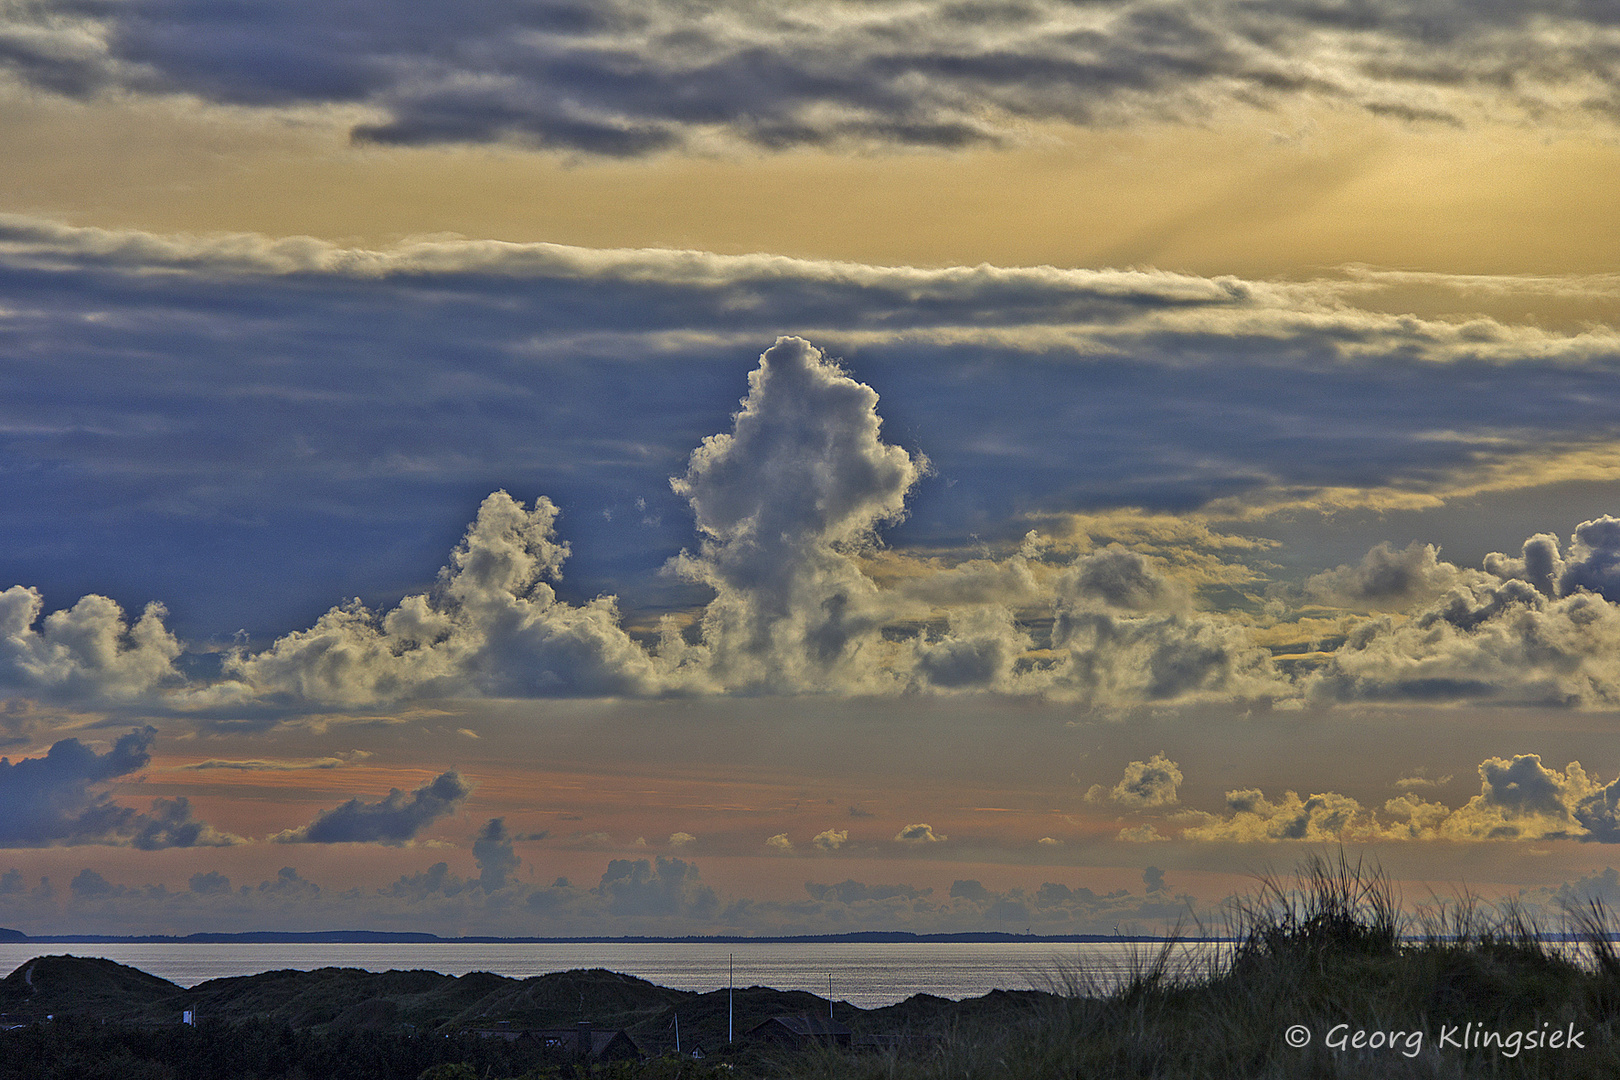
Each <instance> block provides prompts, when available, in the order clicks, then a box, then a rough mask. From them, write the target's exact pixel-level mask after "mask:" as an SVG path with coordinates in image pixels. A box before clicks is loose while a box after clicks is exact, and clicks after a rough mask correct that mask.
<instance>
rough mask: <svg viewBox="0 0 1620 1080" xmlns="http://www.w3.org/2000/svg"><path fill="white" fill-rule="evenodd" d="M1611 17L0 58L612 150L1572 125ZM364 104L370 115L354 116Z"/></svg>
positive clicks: (467, 41) (1182, 12)
mask: <svg viewBox="0 0 1620 1080" xmlns="http://www.w3.org/2000/svg"><path fill="white" fill-rule="evenodd" d="M1614 37H1615V29H1614V27H1613V25H1612V21H1611V20H1609V19H1608V18H1606V17H1605V15H1604V14H1603V12H1602V11H1601V10H1599V9H1596V8H1577V7H1570V6H1568V5H1555V4H1553V3H1550V2H1546V0H1542V2H1537V3H1527V4H1522V5H1515V6H1513V7H1511V8H1502V9H1487V10H1480V9H1475V8H1472V7H1466V6H1463V5H1444V6H1440V7H1433V6H1429V7H1423V8H1412V7H1410V6H1407V5H1399V4H1382V5H1368V6H1364V7H1362V8H1360V9H1358V10H1357V12H1356V16H1355V18H1353V19H1349V18H1346V17H1344V15H1343V14H1342V13H1341V12H1337V11H1329V12H1324V10H1323V9H1321V8H1320V7H1318V6H1315V5H1311V4H1304V3H1300V2H1298V0H1265V2H1261V3H1248V4H1238V3H1235V2H1231V0H1224V2H1219V3H1201V4H1191V3H1183V2H1172V3H1157V4H1149V3H1146V2H1145V0H1111V2H1106V3H1102V4H1097V5H1092V6H1088V7H1086V8H1083V9H1076V8H1074V7H1072V6H1070V5H1065V4H1062V3H1058V2H1055V0H1032V2H1027V3H1020V4H1017V5H1015V6H1005V7H1001V8H984V7H974V6H964V5H962V4H956V3H950V2H948V0H926V2H923V3H919V4H912V5H905V6H899V7H893V6H885V5H870V4H855V3H846V4H840V5H837V6H836V7H834V8H832V9H821V8H815V7H813V6H810V5H807V4H804V3H795V4H790V5H787V6H786V7H780V8H772V9H770V10H769V11H765V10H762V9H760V8H757V7H755V6H752V5H749V4H746V3H742V2H740V0H727V2H724V3H718V4H714V5H710V6H708V7H705V8H704V9H703V10H702V11H701V12H697V13H694V12H693V11H692V10H691V9H689V8H686V7H683V6H681V5H679V4H677V3H674V2H673V0H658V2H653V3H641V4H635V5H631V4H628V3H624V2H622V0H614V2H607V3H595V4H588V5H587V4H579V3H574V2H571V0H554V2H547V3H543V4H530V5H497V6H491V7H487V8H484V9H481V10H480V12H479V13H478V14H476V15H475V16H467V15H465V14H464V13H463V14H462V17H452V15H451V14H450V13H449V12H447V11H442V10H438V9H431V8H424V9H421V10H419V11H415V12H413V17H412V18H410V19H407V20H400V19H397V18H393V19H391V18H389V12H388V10H387V9H385V8H382V7H381V6H378V5H367V4H359V5H353V6H345V7H342V8H333V7H326V6H321V5H313V4H307V3H299V4H291V5H281V6H275V5H272V6H265V7H262V8H258V9H255V10H254V12H253V18H252V20H251V23H250V24H249V23H243V22H242V21H241V20H240V18H239V17H237V16H236V15H235V13H234V12H233V11H231V10H230V9H226V8H224V7H222V6H219V5H214V4H207V3H193V4H185V5H176V4H166V3H162V2H160V0H139V2H132V3H126V4H120V5H118V6H117V7H113V8H89V7H85V6H83V5H70V4H67V3H62V2H47V3H41V4H37V5H30V6H23V7H16V8H12V9H8V11H7V13H6V15H5V17H4V20H3V21H0V41H4V43H5V46H6V47H5V49H4V50H3V52H0V57H3V64H4V67H5V69H7V70H9V72H10V73H11V75H12V76H13V78H15V79H17V80H20V81H21V82H22V83H23V84H24V85H26V86H30V87H33V88H35V89H37V90H42V91H45V92H48V93H53V94H59V95H65V96H68V97H72V98H80V99H87V98H93V97H96V96H98V95H105V94H109V93H126V94H128V93H134V94H143V95H164V96H169V95H181V96H187V97H194V98H199V99H201V100H203V101H207V102H212V103H216V104H221V105H226V106H231V107H237V108H242V107H246V108H252V109H259V110H267V111H270V112H271V113H272V114H275V115H292V116H303V117H312V116H314V115H318V114H319V110H320V109H321V108H322V107H335V108H336V109H337V110H338V113H339V115H342V116H344V117H346V118H350V119H349V122H350V123H351V124H352V127H351V137H352V138H354V139H358V140H369V141H375V142H383V143H388V144H404V145H418V144H434V143H463V142H471V143H484V142H505V143H513V144H516V145H520V146H539V147H543V148H548V149H558V150H566V151H572V152H575V153H584V154H594V155H604V156H619V157H622V156H635V155H645V154H652V153H657V152H660V151H670V150H676V149H685V150H689V151H694V152H696V151H702V150H710V149H713V148H715V147H725V146H738V145H741V146H745V147H748V148H750V149H753V150H756V151H757V150H764V151H780V150H785V149H789V148H792V147H798V146H811V147H821V146H829V145H842V144H855V145H860V146H878V147H884V146H920V147H931V148H932V147H945V148H955V147H961V146H965V145H973V144H978V143H992V144H995V143H1002V142H1007V141H1013V140H1016V139H1018V138H1019V137H1020V135H1021V133H1022V129H1023V127H1025V126H1027V125H1028V124H1029V123H1030V122H1032V121H1036V122H1038V121H1062V122H1068V123H1075V124H1102V123H1117V122H1120V121H1121V120H1124V119H1126V118H1129V117H1136V116H1144V115H1145V116H1149V117H1157V118H1180V119H1186V120H1192V119H1201V118H1203V117H1205V116H1207V115H1208V113H1209V112H1210V111H1211V110H1213V109H1215V108H1217V107H1219V106H1220V105H1222V104H1230V103H1233V102H1242V103H1246V104H1250V105H1253V106H1259V107H1262V108H1267V109H1276V108H1280V107H1282V106H1283V105H1285V104H1287V103H1289V102H1291V101H1298V100H1301V99H1305V100H1314V101H1321V102H1327V103H1330V104H1333V105H1336V106H1350V107H1358V108H1360V109H1363V110H1366V111H1367V112H1370V113H1372V114H1374V115H1379V116H1386V117H1390V118H1392V119H1395V120H1400V121H1405V122H1408V123H1442V124H1448V125H1452V124H1460V123H1463V122H1465V121H1466V120H1469V119H1474V118H1477V117H1479V116H1493V117H1509V118H1523V119H1529V118H1541V119H1543V120H1544V121H1545V122H1554V123H1556V122H1558V121H1559V120H1563V121H1565V122H1573V121H1576V120H1580V121H1584V122H1587V123H1590V122H1593V120H1594V119H1598V120H1601V118H1602V117H1604V116H1605V115H1607V114H1608V113H1610V112H1612V110H1613V109H1614V98H1615V83H1616V81H1617V76H1616V74H1615V71H1614V65H1613V61H1612V52H1613V46H1614ZM356 116H359V117H363V119H359V120H354V119H352V118H354V117H356Z"/></svg>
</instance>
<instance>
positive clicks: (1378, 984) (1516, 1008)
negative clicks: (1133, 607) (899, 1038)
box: [753, 852, 1620, 1080]
mask: <svg viewBox="0 0 1620 1080" xmlns="http://www.w3.org/2000/svg"><path fill="white" fill-rule="evenodd" d="M1198 929H1199V930H1200V931H1201V932H1200V934H1199V935H1198V936H1200V937H1207V936H1217V937H1219V938H1221V939H1224V940H1222V941H1220V942H1217V943H1215V944H1213V945H1209V946H1206V947H1202V948H1189V947H1187V945H1186V944H1184V943H1182V942H1178V941H1174V940H1172V941H1168V942H1165V943H1164V944H1162V945H1158V946H1155V947H1153V948H1149V949H1144V950H1143V951H1142V952H1140V953H1138V954H1137V955H1136V956H1135V957H1134V959H1133V960H1132V962H1131V963H1130V965H1129V966H1128V969H1127V970H1126V971H1124V972H1123V973H1122V974H1121V975H1119V976H1118V977H1114V978H1109V977H1107V976H1099V975H1097V974H1094V973H1089V972H1083V971H1080V970H1079V969H1069V970H1060V971H1057V972H1054V973H1052V974H1051V975H1050V978H1049V981H1050V983H1051V986H1052V989H1054V990H1055V991H1057V993H1055V994H1054V995H1053V996H1052V997H1050V998H1047V999H1044V1000H1043V1001H1041V1002H1040V1003H1039V1004H1036V1005H1034V1006H1032V1007H1031V1008H1029V1009H1028V1010H1026V1012H1025V1014H1024V1015H1022V1016H1013V1017H1007V1018H1003V1019H1002V1020H1000V1021H998V1022H996V1023H993V1024H984V1023H981V1024H977V1025H974V1026H972V1027H967V1026H958V1027H955V1028H953V1029H950V1030H947V1031H944V1032H936V1033H932V1035H933V1037H932V1038H924V1039H921V1040H913V1041H912V1043H911V1044H910V1045H908V1046H906V1047H904V1048H896V1049H891V1050H888V1051H884V1052H878V1053H872V1052H867V1053H860V1052H847V1051H834V1050H819V1051H817V1052H816V1053H814V1054H813V1055H804V1054H801V1055H798V1056H796V1057H789V1056H786V1055H783V1056H781V1057H779V1058H778V1059H776V1060H775V1061H772V1062H760V1063H754V1066H753V1067H754V1068H758V1069H759V1070H760V1074H761V1075H774V1076H781V1077H785V1078H792V1080H809V1078H812V1077H814V1078H824V1080H880V1078H881V1080H924V1078H929V1080H932V1078H939V1080H944V1078H947V1077H949V1078H959V1080H1035V1078H1047V1077H1051V1078H1059V1077H1067V1078H1077V1080H1087V1078H1095V1080H1109V1078H1126V1077H1130V1078H1163V1080H1201V1078H1210V1080H1229V1078H1253V1080H1294V1078H1341V1077H1342V1078H1364V1077H1373V1078H1384V1077H1388V1078H1408V1077H1413V1078H1415V1077H1425V1078H1462V1077H1570V1078H1576V1077H1581V1078H1585V1077H1590V1078H1594V1080H1595V1078H1609V1080H1612V1078H1615V1077H1620V1044H1617V1042H1616V1035H1617V1034H1620V1032H1617V1030H1616V1016H1617V1011H1620V955H1617V953H1616V949H1615V945H1614V942H1613V939H1612V936H1611V934H1612V928H1611V920H1610V917H1609V912H1608V911H1607V910H1606V909H1605V908H1604V907H1603V906H1602V905H1601V904H1600V903H1596V902H1593V903H1590V904H1589V905H1587V906H1586V907H1583V908H1581V909H1578V910H1574V911H1570V912H1568V913H1566V917H1565V919H1564V920H1563V924H1562V925H1561V926H1559V927H1546V926H1542V925H1539V924H1538V923H1537V922H1536V921H1535V920H1534V919H1532V918H1531V917H1530V916H1529V915H1528V914H1527V913H1526V912H1525V910H1524V909H1523V908H1522V907H1520V906H1518V905H1515V904H1511V903H1508V904H1503V905H1496V906H1492V905H1486V904H1484V903H1481V902H1480V901H1478V900H1477V899H1476V898H1473V897H1469V896H1462V897H1458V898H1455V899H1452V900H1449V901H1440V900H1431V902H1430V903H1428V904H1426V905H1423V906H1421V907H1419V908H1417V909H1415V910H1412V911H1407V910H1404V909H1403V907H1402V905H1401V903H1400V901H1399V898H1398V897H1397V895H1396V892H1395V890H1394V888H1393V886H1392V884H1391V882H1390V880H1389V879H1388V877H1387V876H1386V875H1385V874H1383V873H1382V872H1381V871H1380V870H1379V869H1378V868H1377V867H1376V866H1369V865H1367V864H1364V863H1361V862H1353V861H1351V860H1349V859H1348V858H1347V857H1346V856H1345V855H1344V853H1343V852H1340V853H1339V854H1338V855H1337V856H1325V855H1318V856H1312V857H1310V858H1308V859H1306V860H1305V861H1304V862H1303V863H1302V864H1301V865H1300V866H1299V868H1298V870H1297V871H1296V873H1295V874H1294V875H1293V876H1292V877H1291V878H1289V879H1284V878H1280V877H1275V876H1265V877H1262V878H1261V879H1259V883H1258V886H1257V887H1256V888H1255V890H1254V891H1253V892H1251V893H1250V894H1249V895H1248V896H1247V897H1245V898H1243V899H1241V900H1238V901H1236V902H1234V903H1233V904H1232V905H1231V907H1230V908H1229V910H1228V912H1227V917H1226V925H1225V926H1224V927H1221V928H1216V932H1215V933H1214V934H1210V933H1209V930H1210V928H1203V927H1200V928H1198ZM1291 1033H1292V1034H1291Z"/></svg>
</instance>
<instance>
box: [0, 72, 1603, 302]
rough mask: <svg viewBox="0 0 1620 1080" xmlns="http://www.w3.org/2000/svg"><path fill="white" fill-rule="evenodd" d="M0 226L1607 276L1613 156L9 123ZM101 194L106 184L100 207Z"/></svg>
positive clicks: (920, 261)
mask: <svg viewBox="0 0 1620 1080" xmlns="http://www.w3.org/2000/svg"><path fill="white" fill-rule="evenodd" d="M0 143H3V144H4V145H5V146H7V147H8V151H7V153H6V154H5V155H4V158H3V160H0V209H4V210H7V211H11V212H19V213H38V214H44V215H49V216H54V217H58V218H60V219H64V220H66V221H69V222H71V223H74V224H80V225H91V226H101V227H112V228H137V229H145V230H151V231H155V232H175V231H178V232H214V231H228V232H238V231H247V232H261V233H265V234H268V235H272V236H279V235H299V234H304V235H312V236H317V237H321V238H324V239H328V240H334V241H339V242H344V243H353V244H359V245H370V246H375V245H381V244H386V243H389V242H391V241H394V240H397V239H399V238H400V237H403V236H407V235H415V234H432V233H446V232H448V233H456V234H461V235H465V236H470V237H479V238H494V239H501V240H511V241H550V242H555V243H564V244H575V245H581V246H587V247H640V246H652V247H682V248H696V249H703V250H709V251H716V252H723V253H743V252H756V251H762V252H770V253H773V254H786V255H794V256H802V257H815V258H834V259H847V260H854V261H861V262H871V263H879V264H902V263H904V264H915V265H951V264H965V265H972V264H978V263H981V262H989V263H993V264H999V265H1037V264H1052V265H1056V266H1064V267H1101V266H1126V265H1134V266H1154V267H1158V268H1160V269H1173V270H1181V271H1188V272H1193V273H1199V274H1222V273H1233V274H1239V275H1243V276H1248V277H1277V276H1284V277H1294V276H1311V275H1314V274H1317V273H1319V272H1321V270H1322V269H1323V268H1325V267H1334V266H1339V265H1342V264H1346V263H1366V264H1371V265H1376V266H1381V267H1393V268H1401V269H1420V270H1430V271H1441V272H1447V273H1462V274H1524V273H1532V274H1551V273H1561V274H1568V273H1603V272H1612V271H1615V270H1616V269H1620V202H1617V200H1615V199H1614V197H1613V194H1614V186H1613V177H1614V176H1616V175H1620V141H1617V140H1616V138H1615V137H1614V135H1613V133H1612V132H1609V131H1605V130H1601V129H1596V130H1594V129H1588V130H1585V131H1567V130H1566V131H1542V130H1538V129H1536V128H1534V127H1530V126H1526V125H1520V124H1505V123H1503V124H1498V125H1496V126H1493V127H1489V128H1486V129H1484V130H1481V129H1480V128H1479V127H1477V126H1476V127H1474V128H1470V129H1468V130H1466V131H1463V130H1456V129H1453V128H1450V127H1445V126H1441V125H1433V124H1411V123H1406V122H1401V121H1393V120H1388V119H1381V118H1378V117H1373V116H1368V115H1366V114H1363V113H1359V112H1358V113H1349V112H1338V111H1334V110H1332V109H1330V108H1329V107H1326V106H1322V105H1312V106H1308V107H1307V106H1300V107H1299V108H1298V109H1297V110H1296V111H1295V114H1294V115H1290V116H1282V115H1278V114H1271V113H1258V112H1255V111H1252V110H1238V109H1236V108H1233V109H1230V110H1229V111H1228V113H1227V114H1226V115H1222V116H1220V117H1217V118H1213V119H1211V120H1210V121H1208V122H1206V123H1204V124H1202V125H1198V126H1189V125H1158V126H1151V125H1149V126H1135V127H1132V128H1129V129H1124V128H1094V129H1079V128H1071V127H1056V126H1048V127H1044V128H1040V129H1035V130H1032V131H1031V132H1030V133H1029V137H1028V139H1027V141H1026V142H1025V144H1024V145H1022V146H1017V147H1011V148H1006V149H979V150H970V151H957V152H923V151H900V152H892V153H881V154H880V153H869V154H848V153H831V152H820V151H813V150H798V151H793V152H789V153H782V154H776V155H770V156H764V155H759V156H742V155H735V154H734V155H731V156H711V157H693V156H671V155H665V156H655V157H651V158H644V159H638V160H627V161H622V160H612V159H592V160H578V159H574V158H570V157H568V156H566V155H557V154H540V153H533V152H527V151H523V150H517V149H508V148H450V149H410V148H384V147H377V146H355V145H351V143H350V142H349V140H348V137H347V134H346V130H345V128H344V126H343V125H342V124H338V123H327V122H322V121H319V120H315V121H310V122H308V123H293V122H290V121H287V120H284V119H264V118H261V117H251V116H245V115H243V114H241V113H237V112H232V111H230V110H224V109H211V110H199V111H193V112H186V113H182V112H179V111H177V110H176V109H174V108H173V107H171V106H168V105H164V104H153V103H123V104H114V105H109V104H101V105H94V106H92V105H82V104H72V103H65V102H61V101H54V102H52V101H44V100H38V99H36V100H32V101H28V102H26V103H11V104H8V108H7V110H6V113H5V114H4V116H0ZM109 178H116V180H115V182H111V183H109V182H108V181H109Z"/></svg>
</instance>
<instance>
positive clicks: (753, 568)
mask: <svg viewBox="0 0 1620 1080" xmlns="http://www.w3.org/2000/svg"><path fill="white" fill-rule="evenodd" d="M748 387H749V391H748V396H747V397H746V398H744V399H743V403H742V408H741V410H740V411H739V412H738V413H737V415H736V418H735V421H734V424H733V430H732V431H731V432H730V433H729V434H722V435H713V436H710V437H709V438H707V439H705V440H704V441H703V445H702V446H700V447H699V448H698V449H696V450H694V451H693V452H692V457H691V461H690V463H689V464H688V466H687V470H686V475H685V476H683V477H679V478H677V479H675V480H673V481H671V485H672V487H673V488H674V490H675V491H676V493H677V494H680V495H682V496H684V497H685V498H686V499H687V500H688V502H690V504H691V506H692V512H693V515H694V516H695V518H696V523H697V528H698V531H699V533H701V534H702V535H703V537H704V540H703V544H702V546H701V548H700V550H699V552H698V553H697V554H696V555H692V554H683V555H682V556H681V557H680V558H679V559H677V560H675V561H674V562H672V563H671V566H672V568H673V569H674V571H675V572H676V573H678V574H680V575H681V576H683V577H685V578H687V579H689V580H692V581H697V582H701V583H702V584H704V585H707V586H709V587H710V588H711V589H713V590H714V593H715V597H714V599H713V600H712V601H711V602H710V603H709V604H708V605H707V606H706V607H705V608H704V611H703V618H702V644H701V646H699V648H700V649H701V652H700V653H699V654H698V656H700V657H701V659H702V661H703V664H704V667H705V669H706V671H707V673H708V674H709V676H710V677H711V678H713V679H715V680H716V681H718V682H719V683H720V684H721V685H724V686H727V687H731V688H735V689H758V690H802V689H808V688H812V687H822V688H825V687H827V686H828V685H829V683H830V684H831V685H835V686H838V687H840V688H844V689H849V690H859V689H874V690H875V689H883V688H886V684H888V685H892V681H891V680H892V676H886V675H885V673H883V672H882V670H881V668H880V666H879V662H878V661H879V657H877V656H875V655H874V653H876V652H877V651H878V649H879V648H880V645H881V642H880V639H879V637H878V634H877V630H878V627H879V624H880V623H881V621H882V615H881V609H880V608H879V607H878V605H877V597H876V588H875V586H874V585H873V583H872V581H871V580H870V579H869V578H868V577H867V576H866V575H865V574H864V573H862V571H861V569H860V567H859V564H858V563H857V561H856V558H855V556H856V555H857V554H859V552H860V551H862V550H863V549H864V548H865V547H867V546H869V545H870V544H871V543H872V542H873V541H874V539H875V534H876V530H877V528H878V527H879V526H880V525H883V524H885V523H890V522H894V521H897V520H899V518H900V517H901V516H902V515H903V513H904V511H905V497H906V493H907V492H908V491H910V489H911V487H912V485H913V484H914V483H916V482H917V480H918V479H919V478H920V477H921V476H922V473H923V470H924V469H925V468H926V464H927V463H926V460H925V459H923V458H921V456H920V455H919V456H916V457H914V456H913V455H911V454H909V453H907V452H906V451H905V450H903V449H901V448H900V447H897V446H891V445H888V444H885V443H884V442H883V441H882V438H881V426H882V421H881V420H880V419H879V418H878V415H877V394H876V393H875V392H874V391H873V390H872V389H871V388H870V387H868V386H866V385H865V384H863V383H859V382H856V381H855V380H854V379H851V378H850V377H849V376H847V375H845V374H844V373H843V372H842V371H841V370H840V369H839V368H838V366H837V365H836V364H834V363H833V362H831V361H830V360H828V359H827V358H826V356H825V355H823V354H822V353H821V351H820V350H818V349H816V348H814V347H813V346H811V345H810V343H809V342H807V341H804V340H802V339H799V338H779V339H778V340H777V342H776V344H775V345H773V346H771V348H769V349H767V350H766V351H765V353H764V354H763V355H762V356H761V357H760V363H759V367H758V368H757V369H755V370H754V371H753V372H752V373H750V375H749V377H748Z"/></svg>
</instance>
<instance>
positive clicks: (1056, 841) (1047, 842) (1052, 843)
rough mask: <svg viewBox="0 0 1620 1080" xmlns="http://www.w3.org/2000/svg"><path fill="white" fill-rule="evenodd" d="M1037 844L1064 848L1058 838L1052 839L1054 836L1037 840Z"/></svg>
mask: <svg viewBox="0 0 1620 1080" xmlns="http://www.w3.org/2000/svg"><path fill="white" fill-rule="evenodd" d="M1035 842H1036V843H1037V844H1040V845H1041V846H1042V847H1062V846H1063V841H1061V840H1059V839H1057V838H1056V837H1052V836H1043V837H1041V838H1040V839H1039V840H1037V841H1035Z"/></svg>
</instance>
